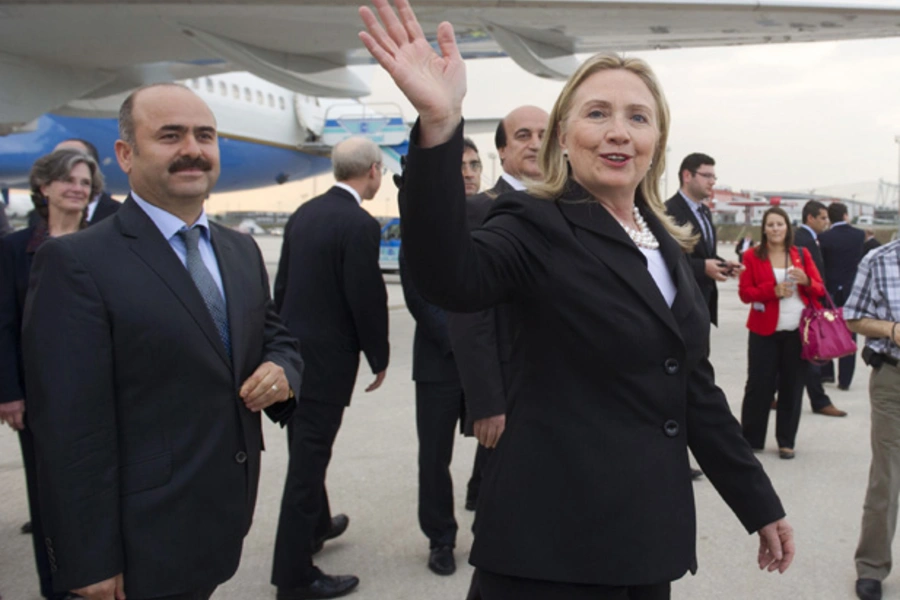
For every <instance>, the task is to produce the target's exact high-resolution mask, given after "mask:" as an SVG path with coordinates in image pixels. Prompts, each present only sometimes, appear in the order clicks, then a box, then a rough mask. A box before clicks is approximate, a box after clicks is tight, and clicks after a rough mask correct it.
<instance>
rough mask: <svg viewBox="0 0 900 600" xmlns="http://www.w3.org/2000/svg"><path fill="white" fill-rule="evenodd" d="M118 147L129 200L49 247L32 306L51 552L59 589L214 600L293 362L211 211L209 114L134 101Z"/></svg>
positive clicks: (289, 342)
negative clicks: (265, 429) (267, 422)
mask: <svg viewBox="0 0 900 600" xmlns="http://www.w3.org/2000/svg"><path fill="white" fill-rule="evenodd" d="M119 136H120V139H119V140H118V141H117V142H116V157H117V159H118V162H119V166H120V167H121V168H122V170H123V171H124V172H125V173H126V174H127V175H128V181H129V183H130V185H131V193H130V194H129V196H128V199H127V200H126V201H125V202H124V203H123V204H122V208H121V209H119V211H118V212H116V214H115V215H114V216H112V217H110V218H108V219H105V220H104V221H102V222H101V223H99V224H97V225H95V226H93V227H91V228H89V229H87V230H85V231H82V232H80V233H78V234H77V235H67V236H62V237H58V238H51V239H49V240H47V241H46V242H44V244H43V245H42V246H41V248H40V250H39V251H38V252H37V254H36V255H35V258H34V266H33V267H32V271H31V284H30V286H29V290H28V296H27V300H26V303H25V311H24V326H23V329H22V350H23V352H22V354H23V358H24V364H25V380H26V387H27V389H28V392H29V394H28V398H27V404H26V408H27V411H26V413H27V415H28V419H29V426H30V427H31V429H32V432H33V434H34V440H35V450H36V454H37V463H38V467H39V468H38V490H39V495H40V507H41V515H42V518H43V519H44V539H43V542H44V544H45V545H46V548H47V556H48V560H49V562H50V570H51V571H52V581H53V587H54V588H55V590H56V591H57V592H64V591H67V590H71V591H73V592H74V593H76V594H78V595H79V596H82V597H84V598H86V599H87V600H123V599H124V598H125V597H126V596H127V597H128V600H150V599H153V600H157V599H165V600H206V599H207V598H209V597H210V596H211V595H212V594H213V592H214V590H215V589H216V587H217V586H218V585H219V584H220V583H222V582H224V581H226V580H227V579H229V578H230V577H231V576H232V575H233V574H234V572H235V571H236V570H237V567H238V563H239V562H240V557H241V550H242V545H243V540H244V536H245V535H246V534H247V531H248V530H249V528H250V522H251V520H252V517H253V510H254V507H255V504H256V492H257V484H258V481H259V469H260V454H261V449H262V427H261V425H262V424H261V421H260V414H261V412H262V411H265V412H266V413H267V414H268V416H269V417H270V418H272V419H273V420H275V421H278V422H281V423H285V422H287V420H288V419H289V417H290V415H291V414H292V412H293V409H294V406H295V402H294V400H293V396H294V390H299V389H300V374H301V371H302V367H303V365H302V362H301V360H300V355H299V352H298V348H297V343H296V340H294V339H293V338H292V337H291V336H290V334H289V333H288V332H287V330H286V329H285V327H284V326H283V325H282V324H281V321H280V320H279V318H278V315H277V314H276V313H275V310H274V307H273V306H272V303H271V300H270V297H269V284H268V278H267V275H266V268H265V263H264V261H263V258H262V254H261V253H260V251H259V248H257V246H256V244H255V243H254V242H253V239H252V238H250V237H249V236H246V235H242V234H239V233H237V232H235V231H232V230H230V229H228V228H226V227H222V226H219V225H217V224H216V223H214V222H212V221H210V220H209V219H208V218H207V215H206V211H205V210H204V202H205V200H206V198H207V197H208V196H209V193H210V190H212V188H213V186H214V185H215V183H216V181H217V179H218V177H219V170H220V165H219V142H218V136H217V130H216V120H215V117H213V114H212V112H211V111H210V110H209V107H208V106H207V105H206V103H205V102H203V100H202V99H200V97H199V96H197V95H196V94H195V93H194V92H192V91H191V90H189V89H187V88H185V87H183V86H180V85H175V84H157V85H153V86H148V87H145V88H141V89H139V90H137V91H136V92H134V93H133V94H131V95H130V96H129V97H128V98H127V99H126V100H125V102H124V103H123V104H122V108H121V109H120V113H119ZM60 299H65V301H60ZM45 365H52V369H46V368H42V367H43V366H45Z"/></svg>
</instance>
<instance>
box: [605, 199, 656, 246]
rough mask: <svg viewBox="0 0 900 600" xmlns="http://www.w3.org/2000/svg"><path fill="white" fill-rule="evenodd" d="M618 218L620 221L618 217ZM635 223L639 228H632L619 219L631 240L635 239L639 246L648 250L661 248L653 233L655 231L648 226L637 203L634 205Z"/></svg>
mask: <svg viewBox="0 0 900 600" xmlns="http://www.w3.org/2000/svg"><path fill="white" fill-rule="evenodd" d="M616 220H617V221H619V220H618V219H616ZM634 223H635V224H636V225H637V229H632V228H631V227H629V226H628V225H626V224H625V223H623V222H622V221H619V225H621V226H622V228H623V229H624V230H625V233H627V234H628V237H630V238H631V241H633V242H634V243H635V245H637V247H638V248H647V249H648V250H656V249H657V248H659V242H658V241H657V239H656V236H655V235H653V232H652V231H650V228H649V227H647V222H646V221H645V220H644V217H643V216H642V215H641V211H640V210H639V209H638V207H637V205H636V204H635V206H634Z"/></svg>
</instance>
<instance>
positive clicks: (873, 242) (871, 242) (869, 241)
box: [0, 227, 881, 256]
mask: <svg viewBox="0 0 900 600" xmlns="http://www.w3.org/2000/svg"><path fill="white" fill-rule="evenodd" d="M864 233H865V234H866V241H865V242H863V256H865V255H866V254H868V253H869V252H871V251H872V250H874V249H875V248H877V247H878V246H880V245H881V242H879V241H878V240H877V239H876V238H875V230H874V229H872V228H871V227H866V229H865V232H864ZM0 235H2V234H0Z"/></svg>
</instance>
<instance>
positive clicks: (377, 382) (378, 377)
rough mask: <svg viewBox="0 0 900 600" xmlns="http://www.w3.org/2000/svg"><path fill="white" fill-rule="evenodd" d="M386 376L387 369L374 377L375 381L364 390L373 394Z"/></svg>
mask: <svg viewBox="0 0 900 600" xmlns="http://www.w3.org/2000/svg"><path fill="white" fill-rule="evenodd" d="M385 375H387V369H385V370H384V371H382V372H381V373H378V374H376V375H375V381H373V382H372V383H370V384H369V387H367V388H366V391H367V392H374V391H375V390H377V389H378V388H380V387H381V384H382V383H383V382H384V376H385Z"/></svg>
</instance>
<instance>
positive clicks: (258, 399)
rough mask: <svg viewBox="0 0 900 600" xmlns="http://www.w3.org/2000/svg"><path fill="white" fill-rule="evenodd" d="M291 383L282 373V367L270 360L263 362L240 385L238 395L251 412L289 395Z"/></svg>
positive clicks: (281, 400) (282, 399)
mask: <svg viewBox="0 0 900 600" xmlns="http://www.w3.org/2000/svg"><path fill="white" fill-rule="evenodd" d="M290 390H291V384H290V383H288V380H287V377H286V376H285V375H284V369H282V368H281V367H280V366H278V365H276V364H275V363H273V362H272V361H267V362H264V363H263V364H261V365H259V367H257V368H256V371H254V372H253V375H251V376H250V377H248V378H247V381H245V382H244V384H243V385H242V386H241V391H240V395H241V398H242V399H243V400H244V406H246V407H247V408H249V409H250V410H251V411H252V412H259V411H261V410H263V409H264V408H266V407H268V406H271V405H273V404H275V403H276V402H283V401H285V400H287V399H288V396H289V395H290Z"/></svg>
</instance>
